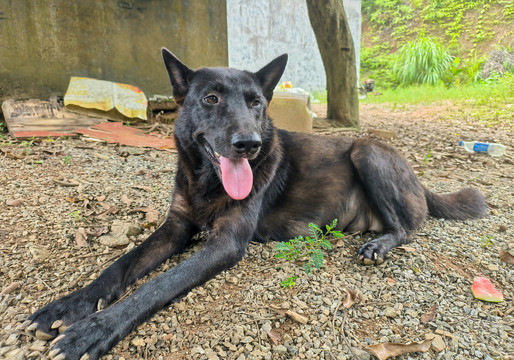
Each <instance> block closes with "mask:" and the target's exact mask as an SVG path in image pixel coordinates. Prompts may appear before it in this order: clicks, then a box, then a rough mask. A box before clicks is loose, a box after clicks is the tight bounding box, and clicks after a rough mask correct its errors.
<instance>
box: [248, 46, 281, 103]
mask: <svg viewBox="0 0 514 360" xmlns="http://www.w3.org/2000/svg"><path fill="white" fill-rule="evenodd" d="M286 64H287V54H283V55H280V56H279V57H278V58H276V59H275V60H273V61H272V62H270V63H269V64H268V65H266V66H264V67H263V68H262V69H260V70H259V71H257V72H256V73H255V75H256V76H257V79H259V82H260V83H261V86H262V91H263V93H264V97H265V98H266V100H268V103H269V102H270V101H271V98H272V97H273V89H275V86H277V84H278V82H279V80H280V77H281V76H282V74H283V73H284V69H285V68H286Z"/></svg>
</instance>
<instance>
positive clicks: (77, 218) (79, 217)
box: [70, 210, 84, 222]
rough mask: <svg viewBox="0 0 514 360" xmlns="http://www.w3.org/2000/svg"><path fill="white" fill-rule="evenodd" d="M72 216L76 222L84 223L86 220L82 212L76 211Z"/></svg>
mask: <svg viewBox="0 0 514 360" xmlns="http://www.w3.org/2000/svg"><path fill="white" fill-rule="evenodd" d="M70 216H71V217H72V218H73V221H74V222H78V221H82V220H84V217H83V216H82V211H80V210H75V211H72V212H71V213H70Z"/></svg>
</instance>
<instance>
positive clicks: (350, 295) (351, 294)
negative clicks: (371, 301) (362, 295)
mask: <svg viewBox="0 0 514 360" xmlns="http://www.w3.org/2000/svg"><path fill="white" fill-rule="evenodd" d="M343 291H344V292H346V294H347V295H346V298H345V299H344V302H343V306H344V307H345V309H349V308H351V307H352V305H353V304H355V301H356V300H357V294H356V293H355V291H353V290H352V289H348V288H344V289H343Z"/></svg>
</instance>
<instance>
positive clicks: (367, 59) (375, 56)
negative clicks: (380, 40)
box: [360, 44, 397, 89]
mask: <svg viewBox="0 0 514 360" xmlns="http://www.w3.org/2000/svg"><path fill="white" fill-rule="evenodd" d="M395 59H396V55H395V54H391V53H390V45H389V44H381V45H377V46H373V47H367V46H364V44H363V46H362V47H361V58H360V62H361V80H362V81H364V80H366V78H370V79H373V80H375V86H376V88H381V89H384V88H390V87H395V86H396V85H397V84H396V80H395V77H394V75H393V73H392V72H391V69H392V67H393V64H394V62H395Z"/></svg>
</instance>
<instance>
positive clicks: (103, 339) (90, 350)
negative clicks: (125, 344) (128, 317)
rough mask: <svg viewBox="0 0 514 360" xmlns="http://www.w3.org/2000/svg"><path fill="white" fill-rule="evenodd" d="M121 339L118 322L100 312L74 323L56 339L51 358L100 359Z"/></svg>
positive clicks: (73, 359)
mask: <svg viewBox="0 0 514 360" xmlns="http://www.w3.org/2000/svg"><path fill="white" fill-rule="evenodd" d="M121 337H122V335H121V334H120V333H119V329H118V328H117V325H116V320H113V319H112V318H111V317H110V316H108V315H107V314H106V312H105V311H100V312H97V313H95V314H93V315H90V316H89V317H87V318H85V319H83V320H80V321H78V322H76V323H74V324H73V325H71V326H70V327H69V328H68V329H67V330H66V331H65V332H64V333H62V334H61V335H59V336H58V337H56V338H55V340H54V341H53V342H52V345H53V346H52V348H51V349H50V353H49V356H50V359H53V360H64V359H66V360H86V359H88V360H94V359H100V357H101V356H102V355H104V354H105V353H107V352H108V351H109V350H110V349H111V348H112V347H113V346H114V344H116V343H117V342H118V341H119V339H120V338H121Z"/></svg>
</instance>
